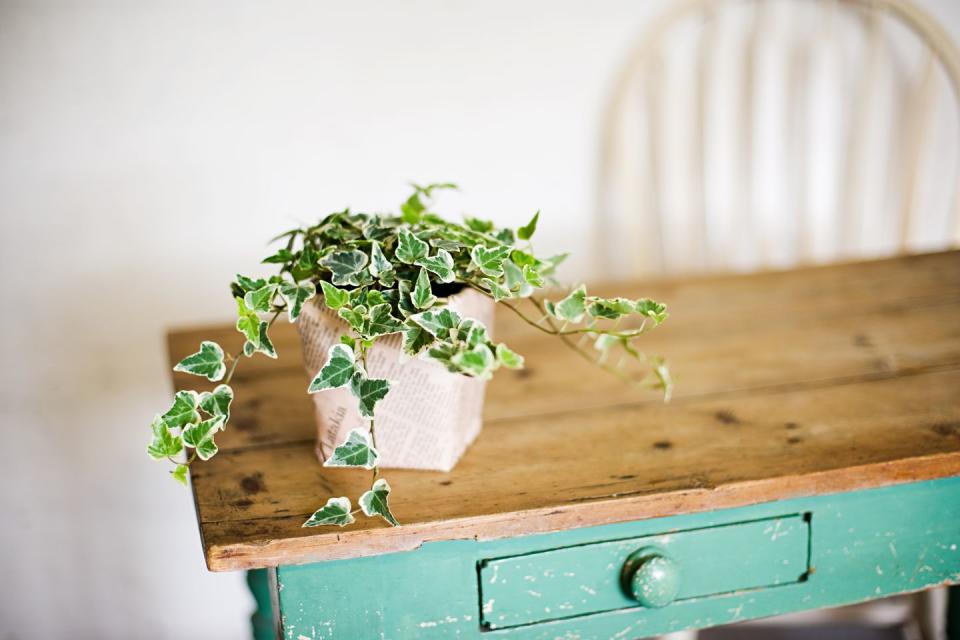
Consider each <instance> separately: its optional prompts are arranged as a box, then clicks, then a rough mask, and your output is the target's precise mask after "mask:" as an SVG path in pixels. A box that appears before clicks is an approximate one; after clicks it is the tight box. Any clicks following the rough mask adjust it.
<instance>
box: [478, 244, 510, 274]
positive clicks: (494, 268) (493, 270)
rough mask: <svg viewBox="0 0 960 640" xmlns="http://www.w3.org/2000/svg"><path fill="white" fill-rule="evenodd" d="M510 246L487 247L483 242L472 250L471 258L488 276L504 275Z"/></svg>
mask: <svg viewBox="0 0 960 640" xmlns="http://www.w3.org/2000/svg"><path fill="white" fill-rule="evenodd" d="M510 251H511V249H510V247H494V248H493V249H487V248H486V247H485V246H483V245H482V244H478V245H477V246H475V247H474V248H473V250H471V251H470V259H471V260H472V261H473V264H475V265H477V267H478V268H479V269H480V271H482V272H483V273H485V274H486V275H488V276H494V277H497V276H502V275H503V261H504V260H506V259H507V258H508V257H509V256H510Z"/></svg>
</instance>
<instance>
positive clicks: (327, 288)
mask: <svg viewBox="0 0 960 640" xmlns="http://www.w3.org/2000/svg"><path fill="white" fill-rule="evenodd" d="M320 287H321V288H322V289H323V301H324V302H325V303H326V304H327V306H328V307H330V308H331V309H333V310H334V311H336V310H337V309H339V308H340V307H342V306H343V305H345V304H347V301H348V300H350V292H349V291H347V290H346V289H338V288H337V287H335V286H333V285H332V284H331V283H329V282H327V281H326V280H322V281H321V282H320Z"/></svg>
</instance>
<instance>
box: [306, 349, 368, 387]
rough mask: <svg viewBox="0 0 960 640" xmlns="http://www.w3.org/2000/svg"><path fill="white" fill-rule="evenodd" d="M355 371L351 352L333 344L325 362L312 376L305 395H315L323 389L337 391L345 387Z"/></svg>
mask: <svg viewBox="0 0 960 640" xmlns="http://www.w3.org/2000/svg"><path fill="white" fill-rule="evenodd" d="M356 370H357V364H356V362H355V361H354V357H353V350H352V349H349V348H348V347H346V346H345V345H342V344H335V345H333V346H332V347H330V349H329V351H327V362H326V364H324V365H323V367H321V368H320V371H318V372H317V375H316V376H314V378H313V381H312V382H311V383H310V386H309V387H307V393H316V392H318V391H323V390H324V389H338V388H340V387H345V386H347V383H349V382H350V379H351V378H352V377H353V374H354V373H355V372H356Z"/></svg>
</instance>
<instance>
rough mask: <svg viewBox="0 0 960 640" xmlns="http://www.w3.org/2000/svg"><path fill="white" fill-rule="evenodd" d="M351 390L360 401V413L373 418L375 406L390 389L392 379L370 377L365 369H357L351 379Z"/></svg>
mask: <svg viewBox="0 0 960 640" xmlns="http://www.w3.org/2000/svg"><path fill="white" fill-rule="evenodd" d="M350 391H352V392H353V395H354V396H356V398H357V400H358V401H359V403H360V415H361V416H363V417H364V418H372V417H373V409H374V406H375V405H376V404H377V402H379V401H380V400H383V398H384V396H386V395H387V393H388V392H389V391H390V381H389V380H382V379H378V378H368V377H367V376H366V374H365V373H364V372H363V371H357V372H356V373H355V374H353V378H351V380H350Z"/></svg>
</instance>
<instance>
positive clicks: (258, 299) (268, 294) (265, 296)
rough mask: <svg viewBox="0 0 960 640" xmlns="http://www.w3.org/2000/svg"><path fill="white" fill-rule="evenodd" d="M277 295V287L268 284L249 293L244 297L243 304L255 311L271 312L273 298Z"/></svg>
mask: <svg viewBox="0 0 960 640" xmlns="http://www.w3.org/2000/svg"><path fill="white" fill-rule="evenodd" d="M276 293H277V285H275V284H266V285H264V286H262V287H260V288H259V289H255V290H253V291H248V292H247V294H246V295H245V296H243V302H244V304H246V305H247V307H249V308H250V309H252V310H253V311H270V306H271V303H272V302H273V297H274V295H276Z"/></svg>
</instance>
